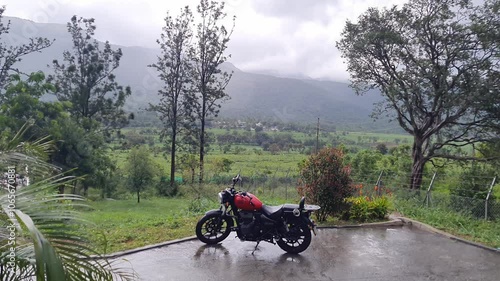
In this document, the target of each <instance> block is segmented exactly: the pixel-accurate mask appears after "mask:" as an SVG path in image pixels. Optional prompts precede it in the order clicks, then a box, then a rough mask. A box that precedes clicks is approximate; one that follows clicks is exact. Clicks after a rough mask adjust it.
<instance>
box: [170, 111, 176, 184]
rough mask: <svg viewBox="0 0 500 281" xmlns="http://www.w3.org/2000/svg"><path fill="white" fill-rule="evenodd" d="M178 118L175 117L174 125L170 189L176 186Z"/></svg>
mask: <svg viewBox="0 0 500 281" xmlns="http://www.w3.org/2000/svg"><path fill="white" fill-rule="evenodd" d="M175 118H177V116H174V120H173V123H172V130H173V131H172V147H171V151H170V159H171V160H170V187H171V188H173V187H174V185H175V145H176V139H177V121H176V119H175Z"/></svg>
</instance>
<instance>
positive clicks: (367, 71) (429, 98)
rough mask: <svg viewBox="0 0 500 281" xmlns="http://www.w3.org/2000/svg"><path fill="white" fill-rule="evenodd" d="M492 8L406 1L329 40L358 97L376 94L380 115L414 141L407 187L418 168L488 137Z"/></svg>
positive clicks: (494, 81) (458, 0)
mask: <svg viewBox="0 0 500 281" xmlns="http://www.w3.org/2000/svg"><path fill="white" fill-rule="evenodd" d="M498 8H499V4H498V1H493V0H486V1H485V3H484V5H483V6H474V5H473V3H472V1H469V0H440V1H435V0H410V1H409V2H408V3H406V4H404V5H403V6H402V7H398V6H394V7H392V8H389V9H387V8H384V9H376V8H370V9H368V10H367V11H366V12H365V13H363V14H362V15H361V16H360V17H359V19H358V21H357V22H351V21H347V23H346V25H345V27H344V30H343V32H342V38H341V40H340V41H338V42H337V48H338V49H339V50H340V51H341V53H342V56H343V58H344V59H345V60H346V62H347V69H348V71H349V73H350V75H351V82H352V87H353V88H354V89H355V90H356V92H357V93H358V94H364V93H366V92H368V91H369V90H371V89H378V90H380V92H381V93H382V94H383V95H384V97H385V101H384V102H383V103H381V104H379V106H378V108H377V111H376V112H375V113H376V114H383V113H386V114H388V115H389V116H391V117H393V118H394V119H395V120H397V122H398V123H399V125H400V126H401V127H402V128H403V129H404V130H405V131H406V132H408V133H409V134H411V135H413V137H414V145H413V149H412V155H413V167H412V181H411V187H412V188H419V187H420V184H421V181H422V172H423V167H424V165H425V163H427V162H429V161H431V162H432V159H433V158H436V157H445V158H454V159H467V158H470V157H463V156H458V155H454V154H453V153H450V151H451V150H449V149H446V148H450V147H463V146H467V145H471V144H475V143H481V142H487V141H490V140H492V139H493V138H495V134H493V133H492V129H494V128H498V127H499V125H500V122H499V121H500V120H499V119H498V118H497V119H492V118H491V116H492V114H494V113H493V112H496V111H495V109H498V107H499V102H500V99H499V98H498V97H499V94H500V93H499V86H498V85H500V74H499V70H500V64H499V53H500V46H499V44H500V40H499V38H500V37H499V31H498V30H499V29H498V22H499V13H498Z"/></svg>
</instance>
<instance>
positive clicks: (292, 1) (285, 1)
mask: <svg viewBox="0 0 500 281" xmlns="http://www.w3.org/2000/svg"><path fill="white" fill-rule="evenodd" d="M337 2H338V1H336V0H314V1H303V0H273V1H268V0H254V1H252V4H253V5H252V6H253V7H254V9H255V11H257V12H259V13H262V14H263V15H266V16H270V17H285V18H288V19H291V20H293V21H301V20H308V21H319V22H325V21H326V22H328V16H327V15H326V14H325V10H326V8H327V7H331V6H335V5H336V4H337Z"/></svg>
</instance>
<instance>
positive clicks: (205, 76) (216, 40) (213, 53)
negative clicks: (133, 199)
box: [190, 0, 234, 183]
mask: <svg viewBox="0 0 500 281" xmlns="http://www.w3.org/2000/svg"><path fill="white" fill-rule="evenodd" d="M196 10H197V12H198V14H199V16H200V22H199V23H198V25H197V27H196V32H195V35H194V38H195V40H196V43H195V44H196V45H195V47H194V49H193V52H192V53H191V55H190V59H191V61H192V62H193V64H194V68H193V83H194V87H195V92H197V93H198V94H199V96H198V98H197V99H196V101H197V105H196V113H197V117H198V120H199V122H200V131H199V135H198V136H199V145H200V154H199V155H200V162H199V164H200V171H199V172H200V177H199V181H200V183H201V182H202V181H203V173H204V156H205V153H206V152H205V146H206V132H205V125H206V121H207V118H208V117H209V116H210V115H214V116H217V115H218V114H219V108H220V102H221V101H224V100H225V99H228V98H229V96H228V95H227V94H226V93H225V88H226V86H227V84H228V83H229V80H231V76H232V74H229V73H227V72H222V71H221V70H220V65H221V64H222V63H224V62H225V61H226V59H227V57H226V55H225V51H226V48H227V44H228V42H229V38H230V37H231V34H232V32H233V29H231V30H228V29H227V28H226V27H225V26H224V25H223V24H221V22H222V21H224V18H225V17H226V13H224V2H221V3H218V2H217V1H213V0H211V1H209V0H200V4H199V5H198V6H197V9H196ZM233 28H234V18H233Z"/></svg>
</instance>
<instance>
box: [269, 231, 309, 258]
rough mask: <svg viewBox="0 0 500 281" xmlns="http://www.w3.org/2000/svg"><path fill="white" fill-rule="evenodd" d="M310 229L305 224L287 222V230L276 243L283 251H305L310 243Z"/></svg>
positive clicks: (295, 252)
mask: <svg viewBox="0 0 500 281" xmlns="http://www.w3.org/2000/svg"><path fill="white" fill-rule="evenodd" d="M311 239H312V237H311V231H310V230H309V228H308V227H307V225H303V224H298V225H293V224H288V232H287V233H286V234H285V236H284V237H282V238H280V239H278V241H276V243H277V244H278V246H279V247H280V248H281V249H282V250H283V251H285V252H287V253H290V254H298V253H301V252H303V251H305V250H306V249H307V248H308V247H309V244H311Z"/></svg>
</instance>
